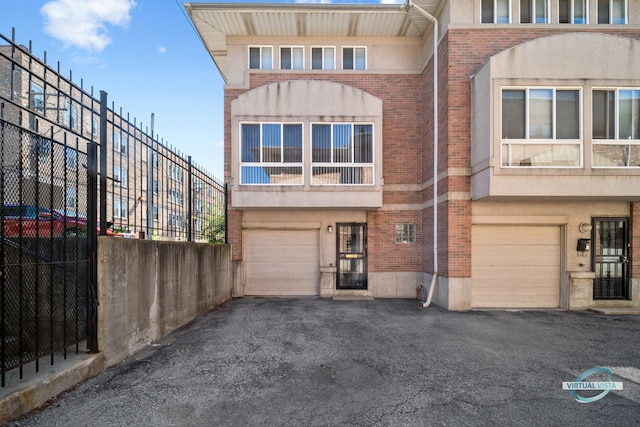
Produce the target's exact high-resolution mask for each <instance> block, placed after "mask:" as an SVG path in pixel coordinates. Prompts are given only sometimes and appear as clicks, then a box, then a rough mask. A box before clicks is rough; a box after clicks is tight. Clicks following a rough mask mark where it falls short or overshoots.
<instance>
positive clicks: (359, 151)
mask: <svg viewBox="0 0 640 427" xmlns="http://www.w3.org/2000/svg"><path fill="white" fill-rule="evenodd" d="M372 130H373V126H371V125H354V126H353V131H354V137H353V139H354V141H355V146H354V157H355V158H354V162H355V163H373V135H372Z"/></svg>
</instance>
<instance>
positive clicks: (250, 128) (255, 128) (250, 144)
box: [242, 125, 260, 163]
mask: <svg viewBox="0 0 640 427" xmlns="http://www.w3.org/2000/svg"><path fill="white" fill-rule="evenodd" d="M242 161H243V162H256V163H257V162H260V125H242Z"/></svg>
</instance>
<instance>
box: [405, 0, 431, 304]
mask: <svg viewBox="0 0 640 427" xmlns="http://www.w3.org/2000/svg"><path fill="white" fill-rule="evenodd" d="M407 5H408V6H409V7H410V8H414V9H415V10H416V11H417V12H418V13H420V14H421V15H422V16H424V17H425V18H427V19H428V20H430V21H431V22H433V279H432V280H431V286H430V287H429V295H428V297H427V300H426V301H425V302H424V303H423V304H422V306H423V307H429V305H430V304H431V298H432V297H433V290H434V288H435V286H436V284H437V282H438V19H437V18H436V17H435V16H433V15H431V14H430V13H429V12H427V11H426V10H424V9H422V8H421V7H420V6H417V5H416V4H415V3H413V1H412V0H407Z"/></svg>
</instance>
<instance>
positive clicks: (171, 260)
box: [98, 237, 231, 366]
mask: <svg viewBox="0 0 640 427" xmlns="http://www.w3.org/2000/svg"><path fill="white" fill-rule="evenodd" d="M230 286H231V250H230V247H229V246H228V245H210V244H208V243H186V242H160V241H149V240H137V239H119V238H113V237H101V238H99V244H98V301H99V305H98V346H99V350H100V351H101V352H103V353H104V363H105V366H111V365H113V364H115V363H118V362H119V361H121V360H123V359H124V358H126V357H128V356H130V355H131V354H133V353H134V352H136V351H137V350H140V349H141V348H143V347H144V346H146V345H149V344H151V343H152V342H154V341H157V340H159V339H160V338H162V337H164V336H165V335H167V334H169V333H170V332H172V331H174V330H176V329H178V328H179V327H181V326H183V325H185V324H187V323H189V322H190V321H192V320H194V319H195V318H196V316H198V315H200V314H204V313H206V312H208V311H209V310H211V309H212V308H214V307H215V306H217V305H219V304H222V303H223V302H224V301H225V300H227V299H229V298H230V297H231V288H230Z"/></svg>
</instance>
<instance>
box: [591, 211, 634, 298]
mask: <svg viewBox="0 0 640 427" xmlns="http://www.w3.org/2000/svg"><path fill="white" fill-rule="evenodd" d="M593 222H594V227H593V240H594V245H593V246H594V248H593V249H594V250H593V266H594V268H595V271H596V278H595V280H594V282H593V299H629V277H628V275H629V274H628V272H629V244H628V242H629V234H628V230H629V227H628V220H627V218H594V220H593Z"/></svg>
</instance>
